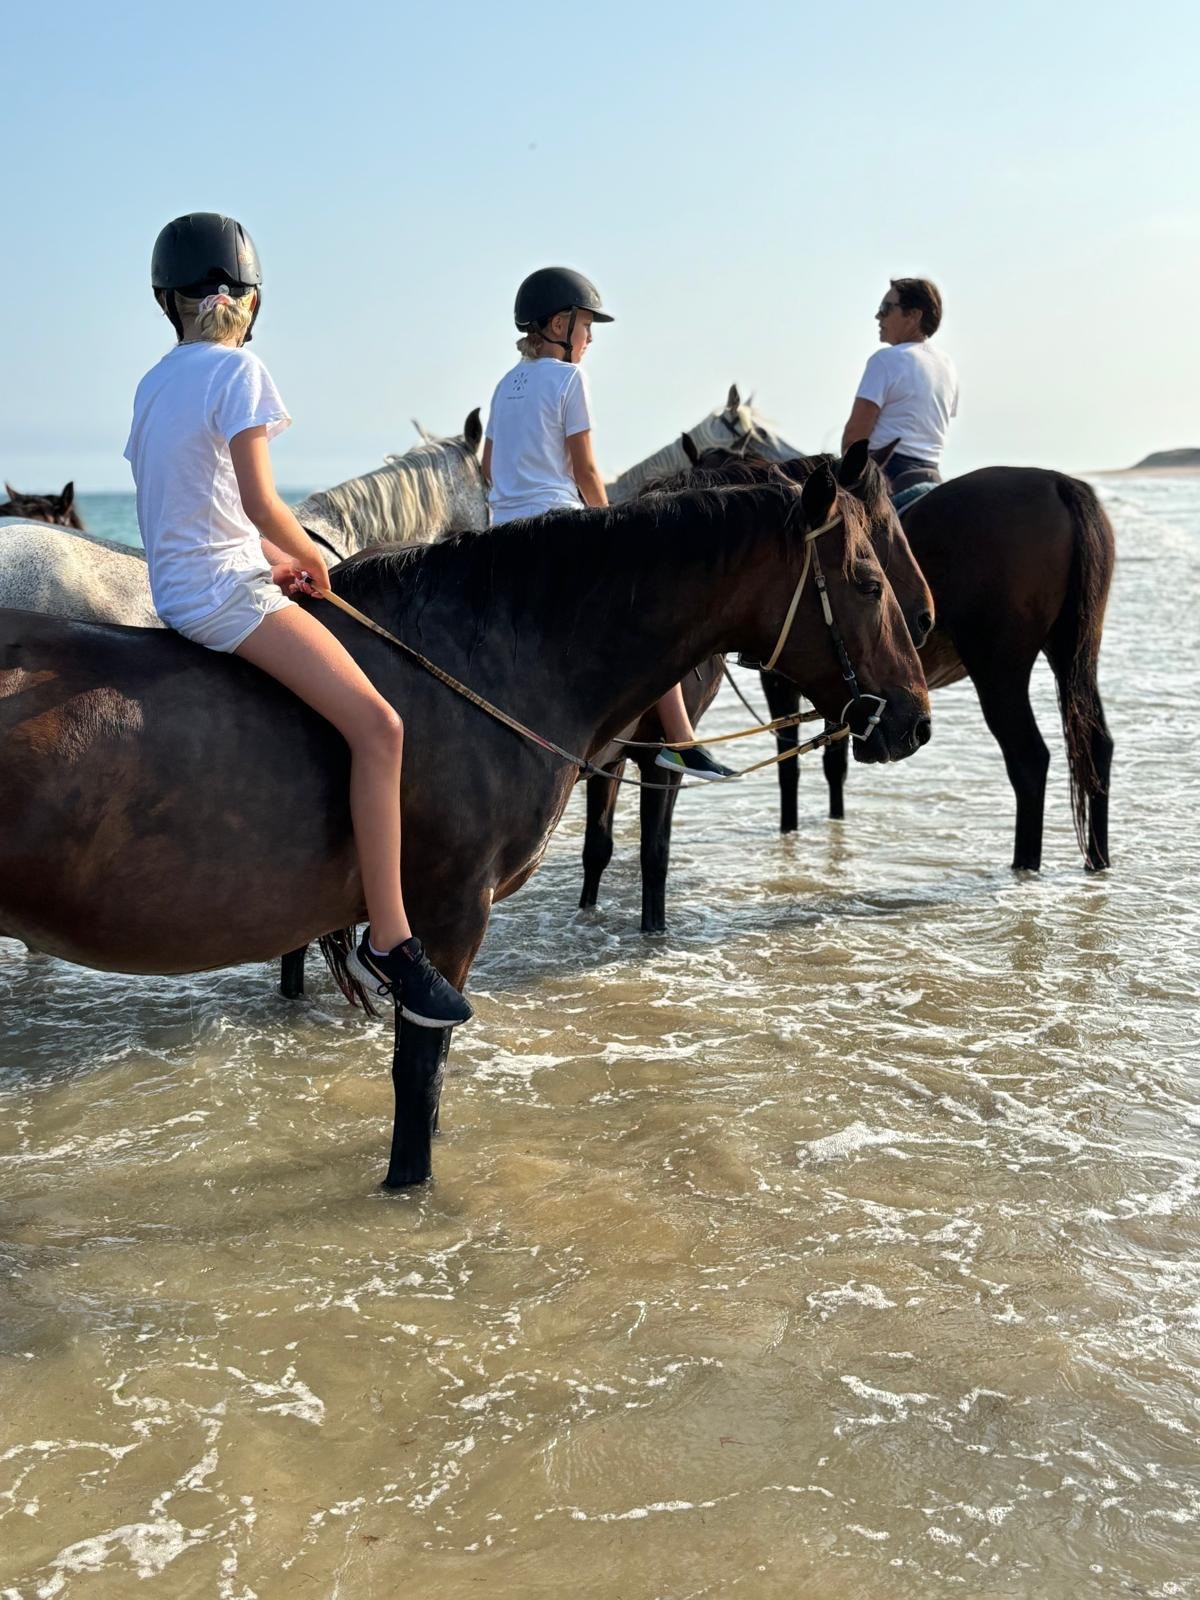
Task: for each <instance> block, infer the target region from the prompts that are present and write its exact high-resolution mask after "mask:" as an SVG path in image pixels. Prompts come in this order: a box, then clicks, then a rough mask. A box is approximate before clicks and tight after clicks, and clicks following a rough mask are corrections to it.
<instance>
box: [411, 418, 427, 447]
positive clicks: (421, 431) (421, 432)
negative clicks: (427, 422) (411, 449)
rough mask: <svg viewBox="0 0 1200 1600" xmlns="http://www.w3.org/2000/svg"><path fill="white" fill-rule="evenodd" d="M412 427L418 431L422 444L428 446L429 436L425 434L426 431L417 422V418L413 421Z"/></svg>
mask: <svg viewBox="0 0 1200 1600" xmlns="http://www.w3.org/2000/svg"><path fill="white" fill-rule="evenodd" d="M412 425H413V427H414V428H415V429H416V430H417V436H418V438H419V439H420V441H421V443H422V444H427V443H428V441H429V435H428V434H427V433H426V432H425V429H424V428H423V427H422V426H421V424H420V423H419V422H418V421H417V419H416V417H414V418H413V419H412Z"/></svg>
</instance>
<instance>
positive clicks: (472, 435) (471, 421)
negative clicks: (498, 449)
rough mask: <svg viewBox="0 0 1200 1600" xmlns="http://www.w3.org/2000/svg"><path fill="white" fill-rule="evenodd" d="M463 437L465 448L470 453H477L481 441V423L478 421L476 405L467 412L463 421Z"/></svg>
mask: <svg viewBox="0 0 1200 1600" xmlns="http://www.w3.org/2000/svg"><path fill="white" fill-rule="evenodd" d="M463 438H464V439H465V440H466V441H467V449H468V450H469V451H470V452H471V454H472V455H476V454H478V451H479V446H480V445H481V444H482V442H483V423H482V422H481V421H480V417H479V407H478V406H476V407H475V409H474V411H472V412H470V413H468V416H467V420H466V421H465V422H464V423H463Z"/></svg>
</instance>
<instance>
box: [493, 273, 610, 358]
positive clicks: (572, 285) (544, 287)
mask: <svg viewBox="0 0 1200 1600" xmlns="http://www.w3.org/2000/svg"><path fill="white" fill-rule="evenodd" d="M560 311H569V312H570V313H571V321H570V323H569V325H568V327H567V337H566V339H565V341H564V340H562V339H548V338H546V333H545V327H546V324H547V323H548V322H549V321H550V319H551V317H554V316H557V315H558V313H559V312H560ZM580 311H590V312H591V313H592V321H593V322H612V321H613V318H612V317H611V316H610V315H609V314H608V312H607V311H605V309H604V307H603V306H602V305H601V303H600V291H599V289H597V287H596V285H595V284H594V283H593V282H592V280H591V279H590V278H585V277H584V275H583V273H582V272H575V271H573V270H572V269H571V268H570V267H541V268H539V269H538V271H537V272H531V273H530V274H529V276H528V277H527V278H526V279H525V282H524V283H523V284H522V285H521V287H520V288H519V289H518V290H517V303H516V305H515V306H514V307H513V320H514V321H515V322H516V324H517V327H518V328H519V329H520V330H521V332H522V333H529V332H531V331H532V332H535V333H539V334H541V336H542V338H543V339H546V343H547V344H556V345H558V346H559V348H560V349H562V350H565V351H566V352H567V360H568V361H569V360H570V359H571V337H572V335H573V334H574V332H575V316H576V313H577V312H580Z"/></svg>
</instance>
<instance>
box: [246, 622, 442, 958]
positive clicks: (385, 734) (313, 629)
mask: <svg viewBox="0 0 1200 1600" xmlns="http://www.w3.org/2000/svg"><path fill="white" fill-rule="evenodd" d="M237 654H238V655H239V656H241V657H242V658H243V659H244V660H246V661H250V662H252V663H253V664H254V665H255V666H256V667H260V668H261V669H262V670H263V671H264V672H267V673H269V674H270V675H271V677H273V678H276V679H278V681H279V682H280V683H282V684H284V685H285V687H287V688H289V689H290V690H291V691H292V693H293V694H296V695H298V696H299V697H300V699H301V700H303V701H304V702H305V704H306V705H310V706H311V707H312V708H313V710H314V711H317V712H319V713H320V714H321V716H323V717H325V718H326V719H327V720H328V721H329V722H331V723H332V724H333V726H334V727H335V728H336V729H337V730H338V732H339V733H340V734H341V735H342V737H343V738H344V739H345V741H346V743H347V744H348V745H349V746H350V814H351V816H352V818H353V819H354V842H355V845H356V847H357V849H358V863H359V868H360V870H361V872H362V880H363V893H364V895H365V897H366V901H367V912H368V915H369V916H370V918H371V939H372V943H373V944H374V945H375V947H376V949H378V950H390V949H392V948H393V946H395V945H398V944H402V943H403V942H404V940H405V939H408V938H409V937H410V936H411V934H412V928H411V927H410V926H409V921H408V916H407V914H406V912H405V909H404V896H403V894H402V893H401V889H400V768H401V762H402V758H403V754H404V726H403V724H402V722H401V721H400V718H399V716H398V715H397V713H396V712H395V711H394V710H393V709H392V707H391V706H390V705H388V703H387V701H386V700H385V699H384V698H383V696H382V695H381V694H379V692H378V691H377V690H376V689H375V688H374V686H373V685H372V683H371V681H370V679H369V678H368V677H367V676H366V674H365V673H364V672H363V670H362V668H361V667H360V666H359V665H358V663H357V662H356V661H355V660H354V659H353V657H352V656H351V655H350V654H349V653H348V652H347V651H346V650H344V649H343V648H342V646H341V645H340V644H339V643H338V641H337V640H336V639H335V638H334V636H333V635H332V634H331V633H330V632H329V631H328V630H327V629H325V628H323V627H322V626H321V624H320V623H319V622H318V621H317V620H316V618H315V617H311V616H309V615H308V613H307V612H306V611H302V610H301V608H300V607H299V606H287V607H286V608H285V609H284V610H282V611H273V612H271V614H270V615H269V616H267V617H265V618H264V619H263V621H262V622H261V623H260V624H259V625H258V627H257V628H255V630H254V632H253V633H252V634H251V635H250V637H249V638H248V639H246V640H245V641H244V642H243V643H242V644H240V645H239V646H238V649H237Z"/></svg>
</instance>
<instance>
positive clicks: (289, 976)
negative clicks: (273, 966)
mask: <svg viewBox="0 0 1200 1600" xmlns="http://www.w3.org/2000/svg"><path fill="white" fill-rule="evenodd" d="M307 949H308V946H307V945H306V944H305V945H301V946H300V948H299V950H289V951H288V953H287V955H286V956H281V957H280V960H279V992H280V994H281V995H282V996H283V998H284V999H285V1000H298V999H299V998H300V996H301V995H302V994H303V993H304V955H305V952H306V951H307Z"/></svg>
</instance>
